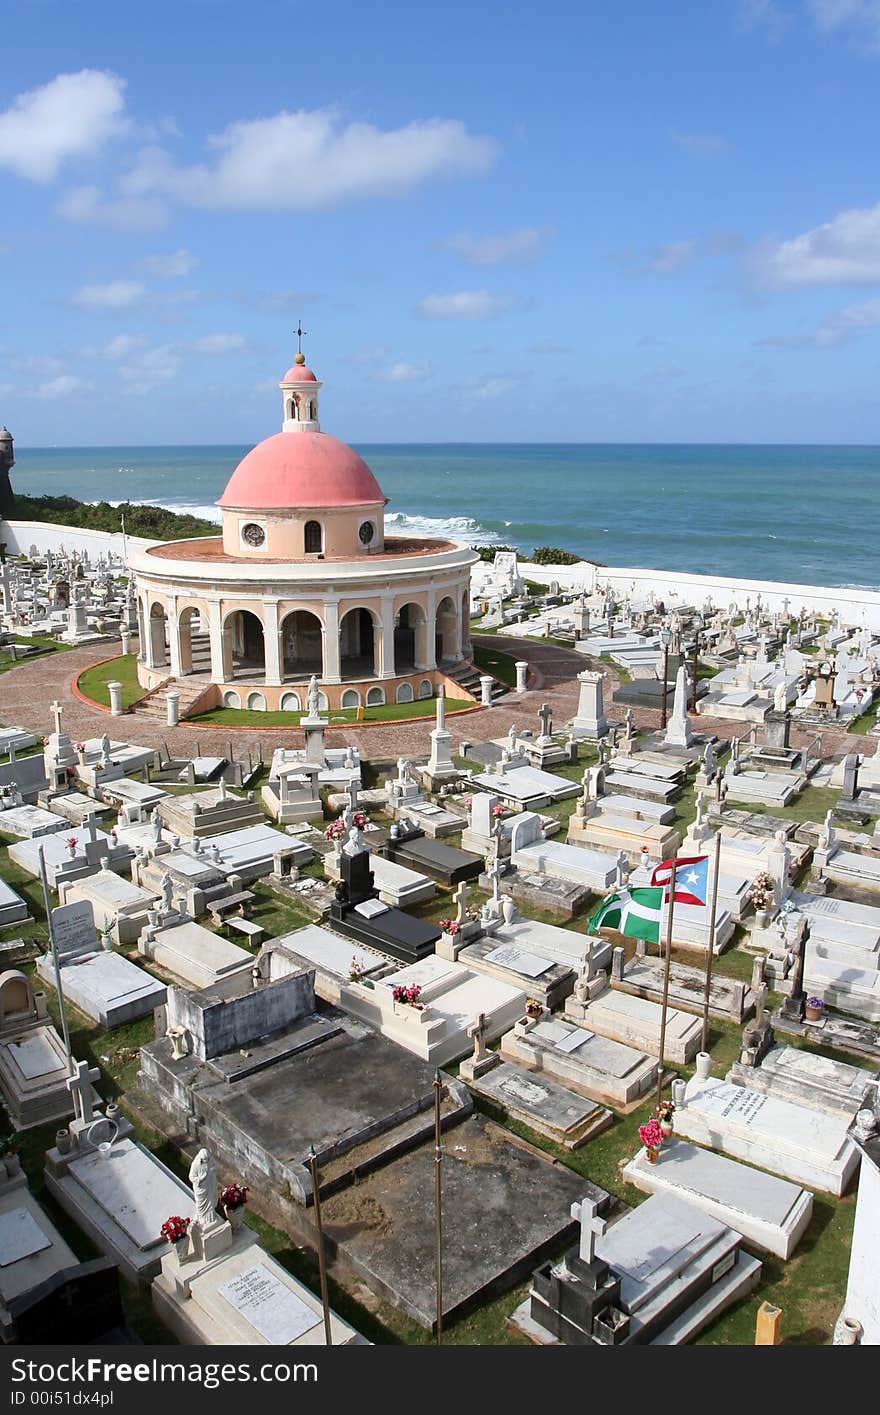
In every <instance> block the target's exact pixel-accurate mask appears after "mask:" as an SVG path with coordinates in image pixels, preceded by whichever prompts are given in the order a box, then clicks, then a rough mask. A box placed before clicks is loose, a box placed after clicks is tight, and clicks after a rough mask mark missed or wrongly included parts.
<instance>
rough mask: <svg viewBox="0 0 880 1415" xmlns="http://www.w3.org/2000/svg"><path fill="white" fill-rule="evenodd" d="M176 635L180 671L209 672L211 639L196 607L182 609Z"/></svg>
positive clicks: (183, 672)
mask: <svg viewBox="0 0 880 1415" xmlns="http://www.w3.org/2000/svg"><path fill="white" fill-rule="evenodd" d="M177 635H178V642H179V648H180V671H181V673H182V674H185V673H208V672H210V669H211V641H210V638H209V636H208V632H207V624H205V623H203V622H202V617H201V614H200V612H199V610H198V609H194V608H189V609H184V610H182V612H181V614H180V617H179V619H178V621H177Z"/></svg>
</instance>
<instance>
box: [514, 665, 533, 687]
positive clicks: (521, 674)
mask: <svg viewBox="0 0 880 1415" xmlns="http://www.w3.org/2000/svg"><path fill="white" fill-rule="evenodd" d="M514 666H515V668H516V691H517V692H518V693H524V692H525V691H526V687H527V683H526V680H527V679H528V676H529V665H528V664H527V663H526V662H525V660H524V659H521V658H520V659H517V661H516V664H515V665H514Z"/></svg>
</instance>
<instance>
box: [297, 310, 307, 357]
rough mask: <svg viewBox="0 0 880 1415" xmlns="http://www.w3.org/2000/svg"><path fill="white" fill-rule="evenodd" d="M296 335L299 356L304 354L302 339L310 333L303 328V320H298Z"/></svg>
mask: <svg viewBox="0 0 880 1415" xmlns="http://www.w3.org/2000/svg"><path fill="white" fill-rule="evenodd" d="M294 333H295V334H296V352H297V353H298V354H301V353H302V337H303V335H304V334H306V333H308V331H307V330H305V329H303V327H302V320H301V319H298V320H297V322H296V329H295V331H294Z"/></svg>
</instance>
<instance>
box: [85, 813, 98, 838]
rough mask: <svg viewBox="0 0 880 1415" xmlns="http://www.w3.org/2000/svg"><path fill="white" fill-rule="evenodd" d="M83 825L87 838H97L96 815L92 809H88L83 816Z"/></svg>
mask: <svg viewBox="0 0 880 1415" xmlns="http://www.w3.org/2000/svg"><path fill="white" fill-rule="evenodd" d="M83 825H84V826H85V828H86V830H87V831H88V836H89V840H97V838H98V837H97V833H96V832H97V828H98V817H97V815H96V814H95V812H94V811H89V813H88V815H87V816H84V817H83Z"/></svg>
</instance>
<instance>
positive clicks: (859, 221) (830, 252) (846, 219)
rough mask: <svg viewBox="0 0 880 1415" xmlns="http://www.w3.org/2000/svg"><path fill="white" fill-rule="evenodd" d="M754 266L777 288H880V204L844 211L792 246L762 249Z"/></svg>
mask: <svg viewBox="0 0 880 1415" xmlns="http://www.w3.org/2000/svg"><path fill="white" fill-rule="evenodd" d="M752 264H753V267H754V268H755V270H756V272H757V273H758V275H759V276H760V277H761V278H763V279H764V280H765V281H767V282H768V283H770V284H772V285H865V284H874V283H876V282H880V203H878V204H877V205H876V206H869V207H853V208H851V209H850V210H849V211H841V212H840V213H839V215H837V216H835V217H833V219H832V220H831V221H826V222H824V223H823V224H822V225H821V226H814V227H813V228H812V229H811V230H809V231H805V232H803V234H802V235H800V236H794V237H793V238H792V239H791V240H789V241H782V242H780V243H779V244H778V245H775V246H771V245H765V246H764V247H760V248H758V249H757V250H756V251H755V252H754V254H753V258H752Z"/></svg>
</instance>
